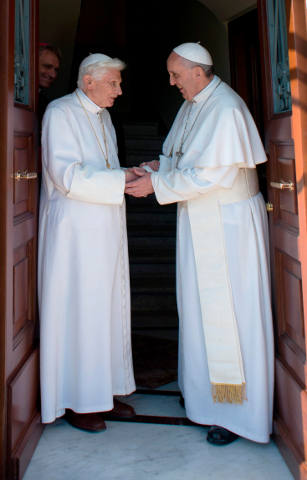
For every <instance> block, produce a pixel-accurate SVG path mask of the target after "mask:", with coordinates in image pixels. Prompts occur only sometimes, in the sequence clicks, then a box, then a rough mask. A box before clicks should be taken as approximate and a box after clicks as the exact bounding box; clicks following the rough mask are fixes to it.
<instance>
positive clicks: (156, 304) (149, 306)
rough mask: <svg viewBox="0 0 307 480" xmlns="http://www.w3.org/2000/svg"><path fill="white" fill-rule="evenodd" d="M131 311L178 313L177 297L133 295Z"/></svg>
mask: <svg viewBox="0 0 307 480" xmlns="http://www.w3.org/2000/svg"><path fill="white" fill-rule="evenodd" d="M131 310H132V311H133V312H136V311H137V312H161V311H162V312H164V313H165V312H168V313H176V312H177V306H176V297H175V295H173V294H160V295H159V296H157V295H152V294H151V293H147V294H146V293H143V294H140V295H132V297H131Z"/></svg>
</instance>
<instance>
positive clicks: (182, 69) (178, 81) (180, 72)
mask: <svg viewBox="0 0 307 480" xmlns="http://www.w3.org/2000/svg"><path fill="white" fill-rule="evenodd" d="M167 70H168V73H169V82H170V84H171V85H176V87H177V88H178V89H179V91H180V93H181V94H182V96H183V98H184V99H185V100H189V101H190V100H192V99H193V97H195V95H196V94H197V93H198V92H199V91H200V86H199V75H197V71H196V68H189V67H188V66H187V65H186V62H185V61H184V59H183V58H182V57H180V56H179V55H177V53H175V52H172V53H171V54H170V56H169V57H168V59H167Z"/></svg>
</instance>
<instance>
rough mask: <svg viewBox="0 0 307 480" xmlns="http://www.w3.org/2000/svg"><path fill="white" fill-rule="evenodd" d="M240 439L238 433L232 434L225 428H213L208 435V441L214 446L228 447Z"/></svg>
mask: <svg viewBox="0 0 307 480" xmlns="http://www.w3.org/2000/svg"><path fill="white" fill-rule="evenodd" d="M237 438H239V435H237V434H236V433H233V432H230V431H229V430H226V428H223V427H217V426H214V425H213V426H212V427H210V428H209V431H208V434H207V441H208V442H209V443H211V444H212V445H228V444H229V443H232V442H234V441H235V440H237Z"/></svg>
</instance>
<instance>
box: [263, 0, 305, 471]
mask: <svg viewBox="0 0 307 480" xmlns="http://www.w3.org/2000/svg"><path fill="white" fill-rule="evenodd" d="M283 6H285V15H284V24H283V18H282V8H283ZM258 11H259V27H260V38H261V41H262V42H261V43H262V45H261V57H262V66H263V87H264V88H263V93H264V110H265V125H264V127H265V147H266V151H267V154H268V157H269V162H268V170H267V184H268V197H269V201H270V203H271V206H270V210H271V211H270V213H269V223H270V238H271V240H270V248H271V267H272V295H273V305H274V318H275V339H276V362H275V368H276V382H275V414H274V433H275V438H276V441H277V444H278V446H279V448H280V450H281V452H282V454H283V456H284V457H285V459H286V461H287V463H288V465H289V467H290V469H291V471H292V472H293V474H294V476H295V478H300V479H307V464H306V460H307V393H306V334H305V331H306V323H307V322H306V318H307V251H306V250H307V233H306V226H307V221H306V193H307V191H306V161H305V165H304V161H303V160H304V156H305V159H307V138H306V131H307V122H306V114H307V80H306V79H307V76H306V73H307V71H306V63H307V62H306V54H307V37H306V4H305V2H304V1H302V0H286V2H285V1H277V0H274V1H271V0H260V1H258ZM283 33H285V36H284V38H283ZM285 41H286V42H287V43H288V45H287V43H285ZM285 51H287V53H288V54H289V66H290V68H289V72H290V87H291V94H290V92H288V87H287V68H286V59H285V55H284V53H285ZM288 93H289V94H290V95H288ZM290 102H291V103H290Z"/></svg>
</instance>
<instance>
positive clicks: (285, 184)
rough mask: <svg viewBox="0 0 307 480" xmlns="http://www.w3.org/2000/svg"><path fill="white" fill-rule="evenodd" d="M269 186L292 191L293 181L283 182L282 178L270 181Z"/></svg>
mask: <svg viewBox="0 0 307 480" xmlns="http://www.w3.org/2000/svg"><path fill="white" fill-rule="evenodd" d="M270 185H271V187H273V188H277V189H278V190H290V192H293V190H294V183H293V182H284V181H283V180H281V181H280V183H278V182H271V183H270Z"/></svg>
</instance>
